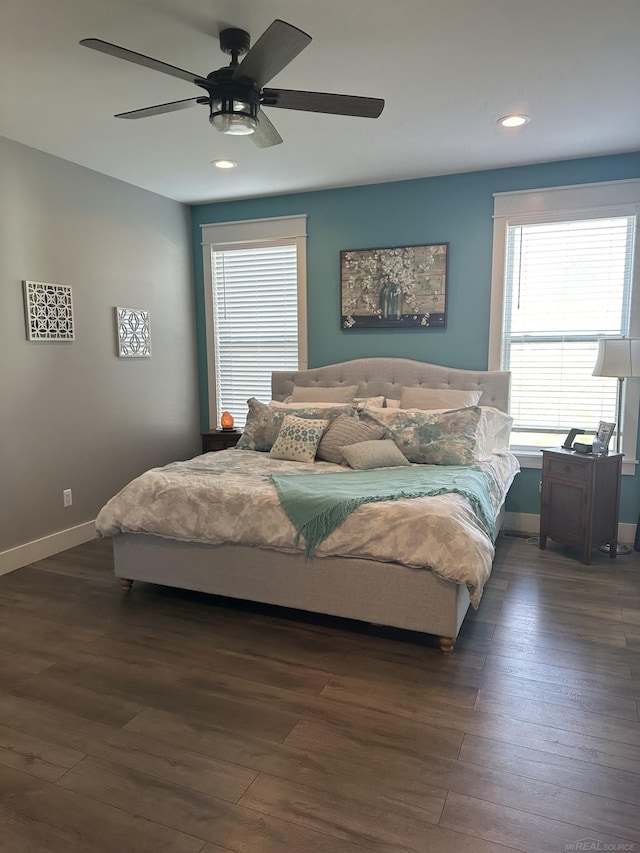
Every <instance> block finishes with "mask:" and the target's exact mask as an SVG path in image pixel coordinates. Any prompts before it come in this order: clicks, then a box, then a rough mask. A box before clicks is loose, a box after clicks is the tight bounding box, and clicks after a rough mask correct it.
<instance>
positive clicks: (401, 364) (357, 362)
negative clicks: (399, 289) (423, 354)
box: [271, 358, 511, 412]
mask: <svg viewBox="0 0 640 853" xmlns="http://www.w3.org/2000/svg"><path fill="white" fill-rule="evenodd" d="M294 384H295V385H306V386H313V385H320V386H322V387H324V388H326V387H335V386H337V385H357V386H358V392H357V395H358V396H360V397H374V396H377V395H379V394H383V395H384V396H385V397H390V398H392V399H399V398H400V394H401V390H402V388H403V387H404V386H405V385H424V387H425V388H455V389H459V390H462V391H470V390H471V391H475V390H478V389H479V390H480V391H482V396H481V397H480V405H481V406H495V408H496V409H501V410H502V411H503V412H508V411H509V390H510V384H511V374H510V373H509V372H508V371H499V370H493V371H489V370H460V369H458V368H456V367H442V366H441V365H438V364H426V363H425V362H423V361H413V360H412V359H409V358H356V359H353V361H343V362H341V363H340V364H329V365H327V366H326V367H316V368H313V369H312V370H298V371H275V372H274V373H273V374H272V377H271V393H272V398H273V399H274V400H284V399H285V397H288V396H289V395H290V394H291V393H292V391H293V386H294Z"/></svg>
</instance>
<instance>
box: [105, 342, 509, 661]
mask: <svg viewBox="0 0 640 853" xmlns="http://www.w3.org/2000/svg"><path fill="white" fill-rule="evenodd" d="M509 382H510V376H509V374H508V373H506V372H499V371H492V372H488V371H467V370H460V369H455V368H446V367H442V366H439V365H431V364H426V363H423V362H418V361H413V360H409V359H396V358H366V359H356V360H353V361H349V362H343V363H340V364H334V365H329V366H326V367H319V368H315V369H312V370H305V371H297V372H277V373H274V374H273V377H272V398H273V400H274V401H280V402H283V401H285V400H287V399H288V398H290V396H291V395H292V393H293V392H294V389H309V391H310V396H313V393H312V392H313V389H320V388H322V389H324V388H331V389H336V388H341V387H345V386H349V387H353V386H356V387H357V392H356V393H357V399H359V400H363V399H364V400H366V399H370V398H376V397H384V398H385V400H387V401H394V400H399V399H400V398H401V395H402V390H403V389H404V388H408V387H410V388H420V387H422V388H432V389H448V390H453V389H456V390H461V391H476V392H479V394H480V397H479V402H478V404H477V406H479V407H491V408H493V409H497V410H500V411H502V412H507V411H508V403H509ZM366 408H367V407H366V405H365V409H366ZM368 414H371V413H368ZM376 416H377V415H376V412H373V417H374V419H375V417H376ZM387 417H390V415H387ZM268 457H269V454H268V453H264V452H262V453H261V452H254V451H252V450H244V451H243V450H239V449H235V448H234V449H229V450H225V451H221V452H219V453H209V454H204V455H203V456H201V457H196V458H195V459H194V460H188V461H186V462H183V463H174V465H173V467H172V466H166V468H168V469H170V470H168V471H167V470H166V469H153V472H148V473H149V474H150V476H152V477H155V478H156V481H157V480H158V478H161V482H162V486H161V487H158V485H157V482H156V486H155V497H154V499H153V500H154V501H156V502H157V501H160V502H161V501H162V500H163V499H165V498H166V500H167V502H170V500H171V491H170V488H169V486H168V485H167V483H168V480H166V478H168V477H169V476H172V477H175V478H182V480H183V481H184V483H185V484H186V483H187V482H189V483H192V484H195V486H194V489H195V491H194V493H193V494H191V497H190V499H189V500H190V503H189V504H188V506H187V508H186V509H185V510H184V511H183V512H182V513H176V515H180V514H181V515H182V517H183V518H182V523H183V524H186V525H188V529H184V528H181V527H180V526H179V524H176V526H175V527H174V526H170V527H169V528H165V529H162V530H160V528H158V529H156V527H155V525H154V518H155V515H156V511H155V509H154V506H155V505H156V504H152V505H151V506H148V507H146V508H145V507H144V501H145V500H146V498H144V497H143V496H142V497H141V495H140V494H136V493H135V489H136V486H135V484H136V483H138V482H139V481H140V478H137V479H136V480H135V481H133V485H132V484H129V485H128V486H127V487H125V489H124V490H123V491H122V492H121V493H119V495H122V494H123V493H127V490H129V492H130V494H131V498H130V501H129V504H130V511H134V515H135V514H136V512H135V511H136V508H137V509H138V510H139V512H138V516H140V517H135V518H131V517H130V516H128V515H127V514H126V512H125V510H122V511H120V510H119V509H118V508H117V504H114V502H116V499H117V498H118V497H119V496H115V497H114V498H113V499H112V500H111V501H110V502H108V503H107V505H106V506H105V507H104V508H103V510H102V511H101V513H100V514H99V516H98V520H97V529H98V532H99V534H100V535H104V536H112V538H113V550H114V563H115V574H116V577H118V578H119V579H120V582H121V584H122V586H123V588H124V589H126V590H129V589H131V586H132V583H133V582H134V581H145V582H150V583H155V584H164V585H167V586H172V587H178V588H184V589H190V590H196V591H200V592H205V593H211V594H216V595H220V596H227V597H231V598H237V599H245V600H249V601H255V602H262V603H267V604H273V605H280V606H283V607H287V608H295V609H299V610H303V611H312V612H316V613H323V614H328V615H332V616H339V617H346V618H349V619H354V620H361V621H364V622H369V623H376V624H381V625H385V626H393V627H396V628H402V629H407V630H412V631H419V632H422V633H426V634H433V635H435V636H437V637H438V638H439V644H440V648H441V650H442V651H443V652H445V653H448V652H450V651H451V650H452V649H453V646H454V643H455V639H456V637H457V636H458V633H459V631H460V627H461V625H462V622H463V620H464V617H465V615H466V613H467V610H468V609H469V607H470V606H471V604H472V603H473V605H474V606H477V604H478V603H479V600H480V596H481V594H482V587H483V586H484V583H486V580H487V578H488V575H489V573H490V564H491V560H492V558H493V553H494V551H493V541H491V537H489V536H488V533H487V530H486V529H485V530H480V528H479V525H478V523H477V519H476V517H475V514H474V512H473V510H472V509H471V507H470V505H469V501H468V500H465V498H464V497H461V496H460V495H459V494H455V495H450V494H446V495H442V496H437V497H418V498H416V499H410V498H402V499H399V500H394V501H389V502H384V501H382V502H379V503H369V504H365V505H362V506H359V507H358V508H357V509H356V510H355V511H354V512H352V513H351V514H350V515H349V517H348V518H347V519H346V520H345V521H344V523H343V524H342V525H341V526H340V527H339V528H338V529H337V530H335V531H334V532H333V533H331V535H330V536H329V537H328V538H326V539H325V541H323V542H322V544H321V545H319V547H318V548H317V549H316V550H315V551H314V553H313V556H310V557H309V556H306V555H305V553H304V551H301V550H300V548H299V546H296V545H295V544H294V534H295V530H294V529H293V528H292V527H291V525H290V524H289V526H288V527H287V524H288V521H287V519H286V516H283V519H284V520H283V521H282V523H281V522H280V521H278V520H277V519H276V513H277V512H278V511H279V512H282V507H279V508H276V507H277V505H278V499H277V498H278V496H277V493H276V489H275V487H274V485H273V483H272V482H271V481H270V480H271V474H270V472H269V471H270V469H269V464H270V463H268V462H267V459H268ZM275 465H276V471H279V472H280V473H282V472H284V473H285V474H288V473H292V474H297V473H299V471H300V470H301V468H300V464H299V463H292V462H276V463H275ZM238 466H239V468H240V469H242V468H244V469H245V471H246V472H249V473H250V474H251V476H253V478H254V479H255V480H256V487H255V488H256V491H257V493H258V497H257V498H256V500H257V501H258V504H257V509H256V508H254V509H251V508H250V506H249V504H248V501H249V499H248V498H246V503H247V507H246V513H245V509H244V507H243V503H242V502H241V503H239V504H237V505H236V507H235V508H234V509H231V510H230V514H229V516H228V518H226V519H225V515H224V513H225V511H226V508H225V505H224V504H223V503H219V504H214V503H212V504H211V511H210V512H206V513H203V506H206V508H207V509H209V506H207V504H208V498H206V497H204V496H206V495H207V494H211V492H209V493H207V491H206V488H208V486H207V487H205V483H208V482H209V478H210V476H213V475H214V474H215V475H216V476H219V477H220V476H221V477H222V478H223V479H225V478H226V482H227V485H228V487H229V488H230V489H231V490H232V491H233V488H234V487H235V486H234V484H235V483H236V481H237V480H238V478H239V477H241V475H242V471H238V470H237V468H238ZM288 466H289V467H288ZM327 466H328V467H327ZM303 467H304V466H303ZM310 467H311V468H312V469H314V473H324V472H325V471H329V472H331V470H332V469H334V468H338V467H339V466H336V465H332V464H331V463H328V462H325V463H319V464H318V463H316V464H314V465H312V466H310ZM415 467H424V466H415ZM474 467H476V468H485V469H486V472H487V477H488V479H489V480H491V482H492V483H493V488H494V494H493V503H492V512H493V514H494V518H493V519H492V521H493V522H494V524H493V525H492V529H491V533H492V536H493V538H495V535H497V532H498V531H499V529H500V524H501V515H502V511H503V506H504V499H505V497H506V493H507V491H508V488H509V486H510V484H511V482H512V480H513V477H514V476H515V474H516V473H517V471H518V465H517V461H516V460H515V457H513V456H512V455H511V454H510V453H508V452H506V451H505V452H501V453H496V454H492V455H491V459H488V460H487V461H485V462H483V463H482V464H481V465H478V466H474ZM307 468H309V466H307ZM316 469H317V472H316ZM341 470H342V471H343V472H344V468H342V469H341ZM385 470H387V471H389V470H390V469H385ZM401 470H406V469H401ZM154 472H155V473H154ZM142 476H143V477H144V476H145V475H142ZM341 476H345V475H344V473H343V474H341ZM162 478H165V479H162ZM496 484H497V485H496ZM225 488H227V487H225ZM198 490H199V491H198ZM498 492H499V494H498ZM237 497H238V496H237ZM260 501H262V503H260ZM447 505H450V506H451V507H453V510H454V511H453V516H454V517H453V518H451V519H449V518H448V513H449V510H448V509H446V506H447ZM141 507H142V509H140V508H141ZM385 507H386V508H387V510H389V509H391V510H392V512H393V513H395V517H396V519H397V523H398V524H405V520H404V516H403V517H402V519H401V518H400V513H401V512H402V511H403V507H404V508H406V509H408V510H409V511H410V514H411V518H410V521H409V522H407V523H410V524H411V525H412V527H411V531H412V532H411V536H410V537H408V538H411V539H412V540H413V541H417V546H416V547H417V550H416V552H415V555H413V554H411V555H409V557H408V558H404V557H402V558H401V560H402V561H401V560H399V559H398V555H397V553H396V551H394V550H393V547H390V546H383V545H382V543H381V542H378V541H376V537H375V536H371V537H369V538H371V539H373V540H374V541H373V543H370V542H368V543H367V544H366V547H365V546H364V543H360V542H359V541H357V547H356V544H354V543H356V540H359V539H360V538H362V537H363V535H364V534H363V531H367V530H368V531H374V530H377V529H379V528H380V527H382V526H385V525H386V524H387V522H386V521H385V522H382V523H381V522H380V518H382V516H380V514H379V513H381V512H383V511H385ZM430 507H431V508H432V509H429V508H430ZM443 507H444V508H443ZM243 513H245V515H246V519H249V517H250V516H254V517H255V516H260V517H262V518H263V519H264V525H263V527H264V528H265V530H266V529H269V531H270V532H269V536H270V537H271V538H265V537H266V535H267V534H266V533H264V535H263V537H262V539H260V538H258V541H257V542H256V541H253V542H251V541H245V540H246V537H245V535H244V533H245V528H246V524H245V521H243V519H242V515H243ZM270 513H271V515H270ZM159 514H160V513H159V511H158V513H157V515H159ZM432 514H433V515H434V516H436V515H438V514H441V517H440V518H439V519H436V521H437V523H436V521H433V520H432ZM143 516H144V519H146V520H144V519H143V518H142V517H143ZM196 516H199V517H200V518H205V517H206V519H207V523H209V522H210V520H211V518H214V519H218V520H219V521H220V523H221V524H222V527H223V528H224V529H225V531H229V532H228V533H227V532H225V535H224V536H221V534H220V533H219V532H218V533H215V532H213V533H211V532H210V533H207V534H206V535H205V536H204V539H205V541H195V540H196V539H197V538H199V537H198V532H197V529H196V528H197V523H196V521H197V520H196ZM445 516H447V518H446V519H445ZM234 519H235V520H236V521H235V522H234ZM269 519H271V520H270V521H269ZM395 523H396V522H391V524H390V525H389V526H390V527H393V525H394V524H395ZM247 524H248V522H247ZM460 524H461V525H462V527H464V528H465V530H466V534H465V535H467V534H468V533H469V531H470V539H469V542H470V545H468V544H465V545H464V548H465V549H466V551H465V552H464V553H465V556H464V558H462V557H461V558H459V559H458V557H457V555H456V552H455V550H454V548H453V544H452V545H451V547H450V546H449V544H448V543H449V542H451V543H453V542H454V539H455V538H456V537H455V536H454V535H453V532H454V526H455V525H458V526H460ZM194 525H195V526H194ZM447 525H448V526H447ZM432 528H433V529H432ZM234 529H235V533H233V532H232V531H233V530H234ZM398 530H404V528H400V527H399V528H398ZM416 531H424V535H418V536H416ZM449 531H451V535H450V533H449ZM227 536H228V540H229V541H227V538H226V537H227ZM401 538H402V536H401ZM218 540H219V541H218ZM361 545H362V547H361ZM429 548H431V549H432V551H431V553H432V554H435V552H436V551H437V552H438V553H439V556H438V560H439V562H438V561H437V560H436V558H435V557H430V555H429ZM467 551H468V553H467ZM461 553H462V552H461ZM458 563H460V564H463V563H464V564H465V565H464V572H471V573H472V574H471V575H467V574H464V573H463V574H462V575H460V577H459V578H458V579H453V578H454V576H455V575H456V566H457V564H458ZM474 563H478V566H476V565H474ZM431 564H433V565H431ZM480 564H481V565H480ZM443 567H444V568H443ZM476 571H477V572H478V573H479V574H478V577H480V580H479V581H477V580H476V575H475V574H474V573H475V572H476ZM469 578H472V580H469Z"/></svg>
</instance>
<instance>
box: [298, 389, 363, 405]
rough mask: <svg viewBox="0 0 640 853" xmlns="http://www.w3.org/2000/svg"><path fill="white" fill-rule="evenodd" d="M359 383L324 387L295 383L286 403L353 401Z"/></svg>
mask: <svg viewBox="0 0 640 853" xmlns="http://www.w3.org/2000/svg"><path fill="white" fill-rule="evenodd" d="M357 390H358V386H357V385H337V386H334V387H332V388H323V387H322V386H320V385H294V386H293V391H292V392H291V395H290V396H289V397H287V399H286V400H285V403H351V402H352V401H353V398H354V397H355V395H356V391H357Z"/></svg>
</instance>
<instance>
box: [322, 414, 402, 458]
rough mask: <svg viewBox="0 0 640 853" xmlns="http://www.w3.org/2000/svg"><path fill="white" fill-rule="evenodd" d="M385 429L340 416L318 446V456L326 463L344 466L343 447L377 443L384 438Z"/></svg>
mask: <svg viewBox="0 0 640 853" xmlns="http://www.w3.org/2000/svg"><path fill="white" fill-rule="evenodd" d="M384 432H385V428H384V427H383V426H381V425H379V424H373V423H363V422H362V421H360V420H358V418H355V417H351V416H349V415H338V417H337V418H336V419H335V420H334V421H333V422H332V423H331V425H330V426H329V429H328V430H327V431H326V432H325V434H324V435H323V436H322V438H321V440H320V444H319V445H318V450H317V452H316V456H317V458H318V459H324V461H325V462H335V464H336V465H340V464H342V462H343V461H344V457H343V455H342V451H341V450H340V448H341V447H346V446H348V445H350V444H359V443H360V442H361V441H376V440H377V439H380V438H382V436H383V435H384Z"/></svg>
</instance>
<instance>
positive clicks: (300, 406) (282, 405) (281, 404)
mask: <svg viewBox="0 0 640 853" xmlns="http://www.w3.org/2000/svg"><path fill="white" fill-rule="evenodd" d="M287 400H289V397H287ZM287 400H283V401H280V400H271V401H270V402H269V406H270V407H271V408H272V409H296V410H297V411H304V410H305V409H316V410H317V411H319V410H321V409H338V408H340V409H342V411H344V412H347V411H348V410H350V411H352V412H353V413H354V414H355V408H353V406H350V404H349V403H329V402H327V403H288V402H287Z"/></svg>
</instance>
